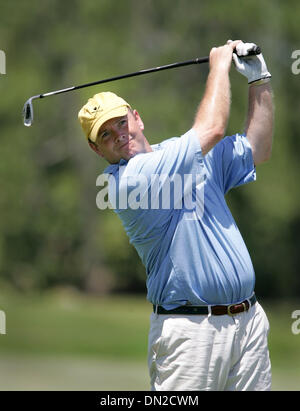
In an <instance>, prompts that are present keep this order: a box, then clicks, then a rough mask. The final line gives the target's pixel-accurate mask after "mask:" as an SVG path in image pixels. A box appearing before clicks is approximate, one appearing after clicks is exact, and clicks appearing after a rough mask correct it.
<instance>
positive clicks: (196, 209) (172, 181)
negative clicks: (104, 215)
mask: <svg viewBox="0 0 300 411" xmlns="http://www.w3.org/2000/svg"><path fill="white" fill-rule="evenodd" d="M125 169H126V166H123V167H120V170H119V174H118V175H117V177H115V176H113V175H111V174H100V175H99V176H98V178H97V181H96V185H97V187H101V189H100V191H99V192H98V194H97V197H96V204H97V207H98V208H99V209H100V210H104V209H106V208H110V209H119V210H125V209H131V210H137V209H142V210H147V209H148V210H171V209H172V210H180V209H184V211H185V212H186V218H188V219H193V220H194V219H200V218H201V217H202V216H203V213H204V185H205V184H204V183H205V179H206V176H205V175H203V174H184V175H182V174H176V173H175V174H172V175H168V174H152V175H151V176H146V175H144V174H138V175H135V176H131V175H128V174H127V172H126V170H125Z"/></svg>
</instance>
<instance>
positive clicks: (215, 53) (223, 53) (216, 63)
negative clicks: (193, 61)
mask: <svg viewBox="0 0 300 411" xmlns="http://www.w3.org/2000/svg"><path fill="white" fill-rule="evenodd" d="M240 43H242V42H241V40H235V41H231V40H228V42H227V44H225V45H224V46H220V47H213V48H212V49H211V51H210V54H209V65H210V70H211V71H213V70H215V69H216V70H222V69H223V70H226V71H227V72H229V70H230V67H231V62H232V53H233V50H234V49H235V48H236V47H237V46H238V45H239V44H240Z"/></svg>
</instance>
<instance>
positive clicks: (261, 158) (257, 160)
mask: <svg viewBox="0 0 300 411" xmlns="http://www.w3.org/2000/svg"><path fill="white" fill-rule="evenodd" d="M252 154H253V160H254V164H255V165H256V166H257V165H259V164H262V163H266V162H267V161H269V160H270V159H271V156H272V147H270V148H268V149H266V150H264V151H261V152H255V151H254V150H253V151H252Z"/></svg>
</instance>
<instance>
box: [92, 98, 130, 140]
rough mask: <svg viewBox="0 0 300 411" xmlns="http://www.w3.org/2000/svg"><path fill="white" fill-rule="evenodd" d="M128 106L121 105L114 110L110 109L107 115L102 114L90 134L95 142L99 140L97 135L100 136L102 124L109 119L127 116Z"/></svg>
mask: <svg viewBox="0 0 300 411" xmlns="http://www.w3.org/2000/svg"><path fill="white" fill-rule="evenodd" d="M128 108H129V107H127V106H121V107H116V108H114V109H113V110H110V111H109V112H108V113H106V114H105V115H103V116H101V117H100V118H99V119H98V121H96V122H95V124H94V126H93V128H92V130H91V133H90V135H89V137H88V138H89V139H90V140H91V141H92V142H93V143H95V142H96V140H97V136H98V132H99V130H100V128H101V126H102V125H103V124H104V123H105V122H106V121H108V120H110V119H111V118H116V117H123V116H126V114H127V113H128Z"/></svg>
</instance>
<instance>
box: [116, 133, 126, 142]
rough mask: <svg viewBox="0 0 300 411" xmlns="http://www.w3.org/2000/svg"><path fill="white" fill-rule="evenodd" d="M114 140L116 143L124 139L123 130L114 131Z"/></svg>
mask: <svg viewBox="0 0 300 411" xmlns="http://www.w3.org/2000/svg"><path fill="white" fill-rule="evenodd" d="M115 136H116V137H115V141H116V143H119V142H120V141H123V140H125V139H126V134H124V132H123V133H121V132H116V133H115Z"/></svg>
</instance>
